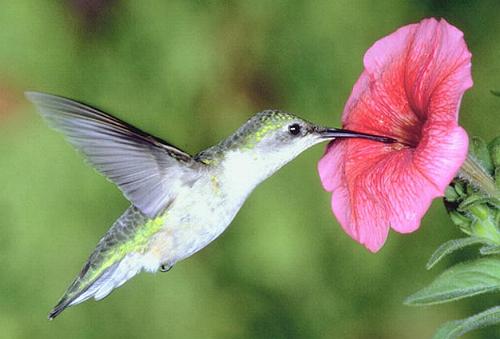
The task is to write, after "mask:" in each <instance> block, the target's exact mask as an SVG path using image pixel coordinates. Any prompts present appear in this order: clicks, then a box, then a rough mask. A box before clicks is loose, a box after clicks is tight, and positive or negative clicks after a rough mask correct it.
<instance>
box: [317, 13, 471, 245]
mask: <svg viewBox="0 0 500 339" xmlns="http://www.w3.org/2000/svg"><path fill="white" fill-rule="evenodd" d="M470 58H471V55H470V52H469V51H468V50H467V46H466V44H465V41H464V40H463V34H462V32H460V31H459V30H458V29H456V28H455V27H453V26H451V25H449V24H448V23H447V22H446V21H445V20H440V21H437V20H435V19H426V20H423V21H422V22H421V23H419V24H413V25H408V26H405V27H403V28H400V29H399V30H398V31H396V32H395V33H393V34H391V35H389V36H387V37H385V38H383V39H381V40H379V41H377V42H376V43H375V44H374V45H373V46H372V47H371V48H370V49H369V50H368V51H367V53H366V55H365V58H364V64H365V70H364V72H363V73H362V74H361V76H360V78H359V79H358V81H357V82H356V84H355V85H354V88H353V91H352V94H351V97H350V98H349V100H348V102H347V104H346V106H345V109H344V113H343V125H344V127H345V128H348V129H351V130H357V131H361V132H367V133H374V134H382V135H386V136H391V137H395V138H396V139H398V140H400V141H402V142H403V144H391V145H386V144H380V143H376V142H373V141H369V140H356V139H351V140H340V141H335V142H333V143H332V144H330V145H329V146H328V148H327V151H326V153H325V155H324V156H323V158H322V159H321V160H320V162H319V165H318V171H319V173H320V178H321V181H322V183H323V186H324V188H325V190H327V191H330V192H332V210H333V212H334V214H335V215H336V217H337V218H338V220H339V222H340V224H341V225H342V227H343V229H344V230H345V231H346V232H347V233H348V234H349V235H350V236H351V237H352V238H354V239H356V240H357V241H359V242H360V243H362V244H364V245H365V246H366V247H367V248H368V249H370V250H371V251H378V250H379V249H380V247H381V246H382V245H383V244H384V242H385V239H386V237H387V234H388V230H389V227H392V228H393V229H395V230H396V231H398V232H401V233H408V232H413V231H414V230H416V229H417V228H418V227H419V225H420V220H421V218H422V217H423V215H424V214H425V212H426V211H427V209H428V208H429V206H430V204H431V202H432V199H434V198H435V197H437V196H441V195H443V193H444V190H445V188H446V186H447V185H448V184H449V182H450V181H451V180H452V179H453V177H454V176H455V174H456V173H457V171H458V169H459V167H460V166H461V164H462V163H463V161H464V160H465V157H466V153H467V146H468V138H467V134H466V133H465V131H464V130H463V129H462V128H460V127H459V126H458V125H457V118H458V108H459V105H460V101H461V98H462V95H463V93H464V91H465V90H466V89H468V88H470V87H471V86H472V78H471V74H470Z"/></svg>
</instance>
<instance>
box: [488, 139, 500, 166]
mask: <svg viewBox="0 0 500 339" xmlns="http://www.w3.org/2000/svg"><path fill="white" fill-rule="evenodd" d="M488 151H489V152H490V157H491V160H492V161H493V165H494V166H495V167H500V136H498V137H496V138H494V139H493V140H491V142H490V143H489V144H488Z"/></svg>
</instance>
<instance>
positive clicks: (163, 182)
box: [26, 92, 395, 320]
mask: <svg viewBox="0 0 500 339" xmlns="http://www.w3.org/2000/svg"><path fill="white" fill-rule="evenodd" d="M26 97H27V99H28V100H30V101H31V102H32V103H33V104H35V106H36V108H37V110H38V111H39V113H40V114H41V115H42V116H43V118H45V120H46V121H47V122H48V124H49V126H51V127H52V128H54V129H56V130H58V131H60V132H62V133H63V134H64V135H65V137H66V139H67V140H68V141H69V142H70V143H71V144H72V145H73V146H74V147H75V148H76V149H77V150H78V151H79V152H80V153H81V154H83V156H84V157H85V158H86V160H87V162H89V163H90V164H91V165H92V166H93V167H94V168H95V169H96V170H97V171H98V172H100V173H101V174H103V175H104V176H105V177H106V178H107V179H108V180H110V181H111V182H113V183H115V184H116V185H117V186H118V188H119V189H120V190H121V191H122V193H123V194H124V196H125V197H126V198H127V199H128V200H129V201H130V203H131V205H130V207H128V209H127V210H126V211H125V212H124V213H123V214H122V215H121V216H120V217H119V218H118V220H116V222H115V223H114V224H113V225H112V226H111V228H110V229H109V230H108V232H107V233H106V234H105V235H104V236H103V237H102V238H101V240H100V241H99V243H98V244H97V246H96V248H95V250H94V251H93V252H92V254H91V255H90V257H89V258H88V260H87V262H86V263H85V264H84V266H83V268H82V269H81V271H80V273H79V274H78V275H77V277H76V278H75V279H74V281H73V282H72V283H71V285H70V286H69V287H68V289H67V290H66V292H65V293H64V295H63V296H62V298H61V299H60V300H59V302H58V303H57V305H56V306H55V307H54V308H53V309H52V311H51V312H50V313H49V315H48V318H49V320H52V319H54V318H55V317H56V316H58V315H59V314H60V313H61V312H62V311H63V310H65V309H66V308H67V307H69V306H73V305H77V304H79V303H81V302H83V301H85V300H87V299H90V298H94V299H95V300H101V299H102V298H104V297H106V296H107V295H108V294H109V293H111V291H112V290H113V289H115V288H117V287H119V286H121V285H123V284H124V283H125V282H126V281H127V280H129V279H131V278H132V277H133V276H135V275H136V274H138V273H139V272H141V271H146V272H152V273H153V272H157V271H158V270H160V271H163V272H166V271H168V270H170V269H171V268H172V267H173V266H174V265H175V264H176V263H177V262H179V261H181V260H183V259H185V258H187V257H189V256H191V255H193V254H194V253H196V252H198V251H199V250H201V249H202V248H204V247H205V246H207V245H208V244H209V243H211V242H212V241H213V240H215V239H216V238H217V237H218V236H219V235H220V234H221V233H222V232H223V231H224V230H225V229H226V228H227V227H228V226H229V224H230V223H231V221H232V220H233V218H234V217H235V216H236V213H237V212H238V211H239V210H240V208H241V207H242V205H243V203H244V202H245V200H246V199H247V197H248V196H249V194H250V193H251V192H252V191H253V190H254V188H255V187H257V186H258V185H259V184H260V183H261V182H263V181H264V180H265V179H266V178H268V177H270V176H271V175H272V174H274V173H275V172H276V171H277V170H278V169H280V168H281V167H282V166H284V165H285V164H286V163H288V162H289V161H291V160H293V159H294V158H295V157H296V156H297V155H299V154H300V153H302V152H303V151H305V150H306V149H308V148H310V147H311V146H313V145H315V144H318V143H320V142H323V141H332V140H335V139H337V138H365V139H370V140H374V141H379V142H384V143H392V142H395V140H394V139H392V138H389V137H384V136H378V135H372V134H366V133H358V132H355V131H350V130H345V129H335V128H327V127H322V126H319V125H316V124H314V123H311V122H308V121H306V120H303V119H301V118H299V117H297V116H295V115H293V114H291V113H287V112H283V111H280V110H265V111H262V112H260V113H257V114H255V115H254V116H252V117H251V118H250V119H249V120H248V121H247V122H245V123H244V124H243V125H242V126H241V127H240V128H238V130H237V131H236V132H234V133H233V134H232V135H230V136H229V137H227V138H226V139H224V140H222V141H221V142H219V143H218V144H216V145H214V146H211V147H209V148H207V149H205V150H202V151H201V152H199V153H198V154H196V155H194V156H191V155H189V154H188V153H186V152H184V151H182V150H180V149H179V148H177V147H175V146H173V145H172V144H170V143H168V142H166V141H164V140H162V139H160V138H158V137H155V136H153V135H150V134H148V133H146V132H143V131H142V130H140V129H138V128H136V127H134V126H132V125H130V124H128V123H126V122H124V121H122V120H120V119H118V118H116V117H114V116H112V115H110V114H107V113H105V112H103V111H101V110H99V109H97V108H94V107H92V106H89V105H87V104H84V103H82V102H79V101H75V100H71V99H68V98H64V97H60V96H55V95H50V94H45V93H39V92H26Z"/></svg>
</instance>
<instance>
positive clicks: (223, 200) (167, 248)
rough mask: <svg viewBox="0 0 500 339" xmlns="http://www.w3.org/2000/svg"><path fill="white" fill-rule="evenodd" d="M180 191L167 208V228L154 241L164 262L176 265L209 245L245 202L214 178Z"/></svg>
mask: <svg viewBox="0 0 500 339" xmlns="http://www.w3.org/2000/svg"><path fill="white" fill-rule="evenodd" d="M197 184H198V185H195V186H194V187H192V188H191V189H190V190H186V191H184V192H181V193H180V194H179V195H178V196H177V198H176V200H175V201H174V202H173V203H172V206H171V207H170V208H169V210H168V211H167V214H168V215H167V218H166V221H165V227H164V228H163V230H162V231H160V232H159V233H158V234H157V236H156V237H155V238H156V239H155V241H153V248H155V249H156V252H157V253H158V255H159V257H161V261H162V264H165V265H169V266H171V265H174V264H175V263H176V262H177V261H180V260H183V259H185V258H187V257H189V256H191V255H192V254H194V253H196V252H197V251H199V250H201V249H202V248H204V247H205V246H207V245H208V244H209V243H210V242H212V241H213V240H215V239H216V238H217V237H218V236H219V235H220V234H221V233H222V232H223V231H224V230H225V229H226V228H227V227H228V225H229V224H230V223H231V221H232V220H233V219H234V217H235V215H236V213H237V212H238V211H239V209H240V208H241V205H242V204H243V202H244V200H245V199H244V198H246V197H245V196H244V197H239V199H238V198H237V199H234V197H232V196H231V195H230V194H228V193H227V192H223V190H222V189H221V188H220V187H218V186H217V182H216V181H215V179H213V178H211V179H209V180H207V181H206V182H205V183H202V182H198V183H197Z"/></svg>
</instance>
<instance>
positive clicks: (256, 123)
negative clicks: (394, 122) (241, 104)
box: [233, 110, 395, 162]
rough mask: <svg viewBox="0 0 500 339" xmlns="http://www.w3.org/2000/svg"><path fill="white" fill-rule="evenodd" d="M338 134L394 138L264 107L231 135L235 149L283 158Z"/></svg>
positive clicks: (347, 136) (333, 137)
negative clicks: (327, 123)
mask: <svg viewBox="0 0 500 339" xmlns="http://www.w3.org/2000/svg"><path fill="white" fill-rule="evenodd" d="M338 138H365V139H371V140H376V141H381V142H386V143H390V142H394V141H395V140H393V139H391V138H387V137H382V136H377V135H372V134H366V133H358V132H354V131H349V130H344V129H336V128H328V127H323V126H319V125H317V124H314V123H311V122H309V121H306V120H304V119H301V118H299V117H297V116H295V115H293V114H291V113H286V112H282V111H279V110H267V111H263V112H260V113H257V114H256V115H254V116H253V117H252V118H250V119H249V120H248V121H247V122H246V123H245V124H244V125H243V126H242V127H241V128H240V129H239V130H238V131H237V132H236V133H235V134H234V135H233V142H235V143H236V144H238V145H237V147H238V148H239V149H242V150H243V149H248V150H250V151H253V152H254V153H260V154H264V155H265V156H268V155H270V154H273V153H280V154H282V157H283V160H285V161H286V162H287V161H289V160H292V159H293V158H294V157H296V156H297V155H298V154H300V153H302V152H303V151H305V150H306V149H308V148H309V147H311V146H313V145H315V144H318V143H320V142H323V141H331V140H334V139H338Z"/></svg>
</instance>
